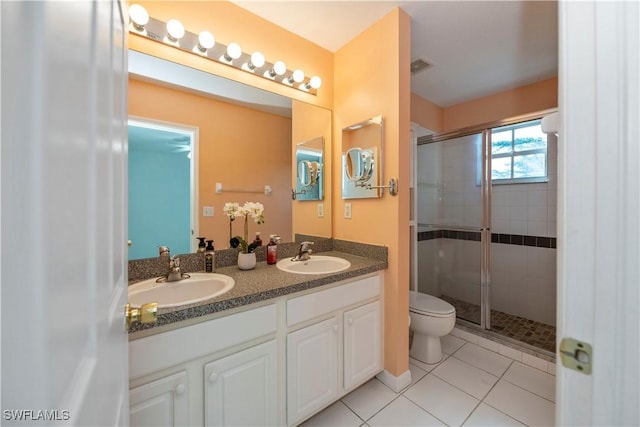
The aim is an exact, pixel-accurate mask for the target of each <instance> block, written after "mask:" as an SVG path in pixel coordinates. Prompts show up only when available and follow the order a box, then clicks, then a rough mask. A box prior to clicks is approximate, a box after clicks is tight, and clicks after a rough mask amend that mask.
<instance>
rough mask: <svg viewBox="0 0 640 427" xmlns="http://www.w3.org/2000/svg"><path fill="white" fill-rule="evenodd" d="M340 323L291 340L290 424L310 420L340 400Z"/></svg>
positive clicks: (318, 325)
mask: <svg viewBox="0 0 640 427" xmlns="http://www.w3.org/2000/svg"><path fill="white" fill-rule="evenodd" d="M339 334H340V325H339V322H338V319H336V318H335V317H334V318H331V319H328V320H325V321H323V322H320V323H316V324H315V325H312V326H308V327H306V328H303V329H300V330H298V331H295V332H292V333H290V334H289V335H288V336H287V422H288V424H289V425H291V424H295V423H296V422H298V421H300V420H302V419H304V418H306V417H307V416H309V415H311V414H313V413H314V412H315V411H317V410H318V409H320V408H323V407H324V406H326V405H327V404H328V403H331V402H333V401H334V400H335V399H336V398H337V396H338V367H339V363H338V361H339V355H338V339H339Z"/></svg>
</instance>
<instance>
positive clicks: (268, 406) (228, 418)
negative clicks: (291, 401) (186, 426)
mask: <svg viewBox="0 0 640 427" xmlns="http://www.w3.org/2000/svg"><path fill="white" fill-rule="evenodd" d="M277 371H278V346H277V344H276V341H275V340H272V341H269V342H266V343H264V344H260V345H257V346H255V347H251V348H248V349H246V350H242V351H239V352H237V353H234V354H232V355H230V356H227V357H224V358H222V359H219V360H215V361H213V362H211V363H207V364H206V365H205V366H204V417H205V418H204V423H205V425H206V426H274V425H277V423H278V380H277Z"/></svg>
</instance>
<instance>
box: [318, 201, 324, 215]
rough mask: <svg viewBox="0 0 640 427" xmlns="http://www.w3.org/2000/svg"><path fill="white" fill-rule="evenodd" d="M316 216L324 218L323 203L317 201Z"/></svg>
mask: <svg viewBox="0 0 640 427" xmlns="http://www.w3.org/2000/svg"><path fill="white" fill-rule="evenodd" d="M318 218H324V203H318Z"/></svg>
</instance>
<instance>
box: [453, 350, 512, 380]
mask: <svg viewBox="0 0 640 427" xmlns="http://www.w3.org/2000/svg"><path fill="white" fill-rule="evenodd" d="M453 357H456V358H458V359H460V360H462V361H463V362H467V363H468V364H470V365H473V366H475V367H476V368H480V369H482V370H484V371H487V372H489V373H490V374H492V375H495V376H498V377H499V376H500V375H502V374H503V373H504V372H505V371H506V370H507V368H508V367H509V365H510V364H511V363H512V360H511V359H509V358H508V357H506V356H501V355H499V354H497V353H494V352H492V351H489V350H487V349H484V348H482V347H480V346H477V345H475V344H465V345H464V346H463V347H462V348H461V349H460V350H458V351H456V354H455V355H454V356H453Z"/></svg>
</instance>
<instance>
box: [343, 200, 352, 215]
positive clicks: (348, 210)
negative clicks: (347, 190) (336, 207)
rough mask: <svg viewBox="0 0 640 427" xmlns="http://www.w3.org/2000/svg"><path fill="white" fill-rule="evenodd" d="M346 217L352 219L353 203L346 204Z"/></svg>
mask: <svg viewBox="0 0 640 427" xmlns="http://www.w3.org/2000/svg"><path fill="white" fill-rule="evenodd" d="M344 217H345V218H349V219H351V203H345V204H344Z"/></svg>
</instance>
